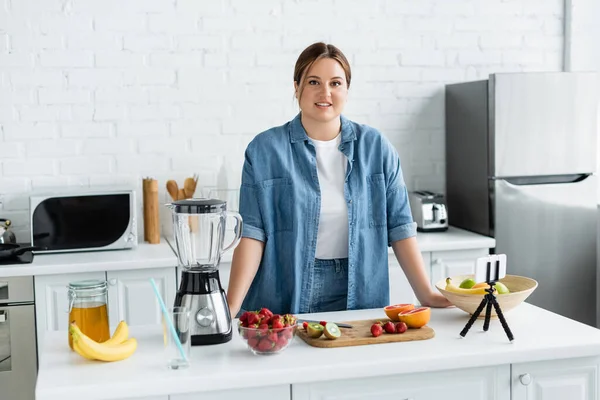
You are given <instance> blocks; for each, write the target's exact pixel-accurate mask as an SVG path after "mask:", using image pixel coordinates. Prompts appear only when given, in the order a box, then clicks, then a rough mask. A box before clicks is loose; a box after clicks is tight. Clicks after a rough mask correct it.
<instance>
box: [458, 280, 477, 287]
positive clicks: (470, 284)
mask: <svg viewBox="0 0 600 400" xmlns="http://www.w3.org/2000/svg"><path fill="white" fill-rule="evenodd" d="M473 286H475V280H474V279H473V278H467V279H465V280H464V281H462V282H461V283H460V285H459V286H458V287H459V288H462V289H471V288H472V287H473Z"/></svg>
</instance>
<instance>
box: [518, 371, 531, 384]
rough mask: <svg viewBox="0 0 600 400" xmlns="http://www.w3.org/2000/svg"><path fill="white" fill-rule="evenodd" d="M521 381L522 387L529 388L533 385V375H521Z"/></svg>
mask: <svg viewBox="0 0 600 400" xmlns="http://www.w3.org/2000/svg"><path fill="white" fill-rule="evenodd" d="M519 381H520V382H521V384H522V385H525V386H527V385H529V384H530V383H531V375H529V374H523V375H520V376H519Z"/></svg>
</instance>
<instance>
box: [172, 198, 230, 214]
mask: <svg viewBox="0 0 600 400" xmlns="http://www.w3.org/2000/svg"><path fill="white" fill-rule="evenodd" d="M170 206H171V208H172V209H173V212H175V213H177V214H211V213H220V212H223V211H225V210H227V202H226V201H223V200H218V199H204V198H196V199H185V200H178V201H174V202H173V203H171V204H170Z"/></svg>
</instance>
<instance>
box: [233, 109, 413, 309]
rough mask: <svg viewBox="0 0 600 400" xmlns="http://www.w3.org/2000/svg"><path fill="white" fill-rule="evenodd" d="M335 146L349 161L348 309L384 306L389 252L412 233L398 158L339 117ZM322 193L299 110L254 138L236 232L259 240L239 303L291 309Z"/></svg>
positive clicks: (303, 282)
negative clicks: (260, 249) (256, 261)
mask: <svg viewBox="0 0 600 400" xmlns="http://www.w3.org/2000/svg"><path fill="white" fill-rule="evenodd" d="M341 135H342V140H341V143H340V146H339V150H340V151H341V152H342V153H343V154H344V155H345V156H346V158H347V160H348V164H347V168H346V178H345V183H344V196H345V198H346V204H347V206H348V224H349V226H348V228H349V243H348V300H347V308H348V309H350V310H351V309H363V308H377V307H382V306H385V305H387V304H388V303H389V273H388V249H387V247H388V246H389V245H391V243H392V242H395V241H397V240H402V239H406V238H408V237H411V236H416V224H415V223H414V222H413V218H412V215H411V211H410V205H409V202H408V192H407V189H406V186H405V183H404V179H403V177H402V170H401V168H400V159H399V157H398V153H397V152H396V150H395V149H394V147H393V146H392V145H391V143H390V142H389V141H388V140H387V139H386V138H385V137H384V136H383V135H381V134H380V133H379V132H378V131H377V130H375V129H374V128H371V127H369V126H366V125H360V124H357V123H355V122H352V121H350V120H348V119H346V118H345V117H344V116H341ZM320 209H321V193H320V189H319V180H318V177H317V162H316V151H315V147H314V145H313V143H312V141H311V139H310V138H309V137H308V135H307V134H306V131H305V130H304V127H303V126H302V123H301V122H300V114H298V115H297V116H296V117H295V118H294V119H293V120H292V121H290V122H288V123H286V124H285V125H282V126H279V127H275V128H271V129H269V130H267V131H265V132H263V133H261V134H259V135H257V136H256V137H255V138H254V139H253V140H252V142H251V143H250V144H249V145H248V147H247V149H246V153H245V162H244V167H243V171H242V185H241V189H240V214H241V215H242V218H243V221H244V225H243V232H242V237H248V238H252V239H256V240H260V241H262V242H264V243H265V248H264V253H263V256H262V259H261V263H260V266H259V268H258V271H257V274H256V276H255V278H254V280H253V282H252V285H251V286H250V289H249V290H248V294H247V295H246V298H245V299H244V302H243V304H242V308H243V309H245V310H256V309H259V308H261V307H268V308H269V309H271V310H272V311H273V312H275V313H287V312H290V313H298V312H300V311H299V309H300V304H301V302H302V301H303V296H304V297H306V293H307V292H308V291H307V286H308V285H309V277H310V271H311V268H312V266H313V264H314V260H315V251H316V245H317V231H318V228H319V214H320Z"/></svg>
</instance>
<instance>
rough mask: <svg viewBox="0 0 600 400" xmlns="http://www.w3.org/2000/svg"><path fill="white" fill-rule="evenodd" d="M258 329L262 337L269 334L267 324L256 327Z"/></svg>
mask: <svg viewBox="0 0 600 400" xmlns="http://www.w3.org/2000/svg"><path fill="white" fill-rule="evenodd" d="M258 329H259V330H260V333H262V334H263V336H265V335H266V334H267V333H269V325H267V324H264V323H263V324H260V325H259V326H258Z"/></svg>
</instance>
